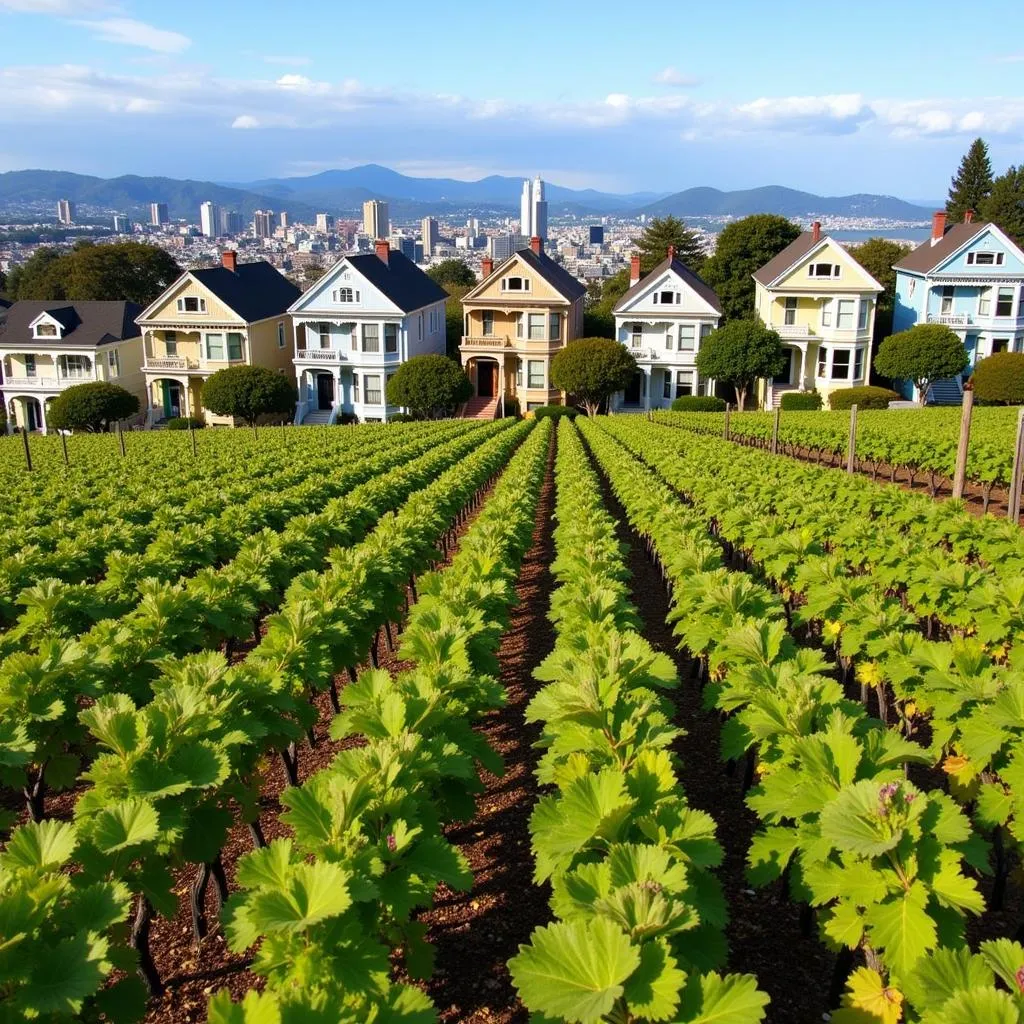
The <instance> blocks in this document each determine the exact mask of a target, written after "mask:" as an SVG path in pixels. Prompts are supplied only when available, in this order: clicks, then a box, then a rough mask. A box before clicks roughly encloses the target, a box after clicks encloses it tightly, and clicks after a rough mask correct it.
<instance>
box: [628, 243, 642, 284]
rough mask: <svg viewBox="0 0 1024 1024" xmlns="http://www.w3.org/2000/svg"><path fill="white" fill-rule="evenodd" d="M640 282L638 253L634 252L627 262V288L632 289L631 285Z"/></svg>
mask: <svg viewBox="0 0 1024 1024" xmlns="http://www.w3.org/2000/svg"><path fill="white" fill-rule="evenodd" d="M639 280H640V253H638V252H635V253H633V255H632V256H631V257H630V260H629V286H630V287H631V288H632V287H633V285H635V284H636V283H637V281H639Z"/></svg>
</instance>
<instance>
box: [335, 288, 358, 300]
mask: <svg viewBox="0 0 1024 1024" xmlns="http://www.w3.org/2000/svg"><path fill="white" fill-rule="evenodd" d="M335 295H336V296H337V300H336V301H338V302H352V301H353V298H354V295H355V293H354V292H353V291H352V289H351V288H339V289H338V290H337V292H335Z"/></svg>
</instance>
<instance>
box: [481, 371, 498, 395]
mask: <svg viewBox="0 0 1024 1024" xmlns="http://www.w3.org/2000/svg"><path fill="white" fill-rule="evenodd" d="M476 379H477V394H478V395H479V396H480V397H481V398H493V397H494V396H495V395H496V394H497V392H498V364H497V363H478V364H477V369H476Z"/></svg>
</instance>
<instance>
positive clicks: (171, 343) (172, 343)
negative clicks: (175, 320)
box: [164, 331, 178, 357]
mask: <svg viewBox="0 0 1024 1024" xmlns="http://www.w3.org/2000/svg"><path fill="white" fill-rule="evenodd" d="M164 348H166V350H167V354H168V355H169V356H172V357H173V356H176V355H177V354H178V332H177V331H164Z"/></svg>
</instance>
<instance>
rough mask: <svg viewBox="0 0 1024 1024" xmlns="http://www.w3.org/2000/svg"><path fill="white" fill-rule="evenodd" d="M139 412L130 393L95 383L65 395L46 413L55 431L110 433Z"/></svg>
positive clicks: (68, 391)
mask: <svg viewBox="0 0 1024 1024" xmlns="http://www.w3.org/2000/svg"><path fill="white" fill-rule="evenodd" d="M138 411H139V399H138V397H137V396H136V395H133V394H132V393H131V392H130V391H126V390H125V389H124V388H122V387H119V386H118V385H117V384H110V383H109V382H107V381H102V380H94V381H89V383H87V384H75V385H74V386H73V387H70V388H67V390H65V391H62V392H61V393H60V394H59V395H58V396H57V397H56V398H55V399H54V400H53V401H52V402H51V403H50V404H49V405H48V406H47V409H46V421H47V423H49V425H50V426H51V427H53V429H54V430H89V431H92V432H94V433H98V432H101V431H105V430H109V429H110V427H111V426H112V425H113V424H114V423H115V422H116V421H117V420H126V419H128V417H129V416H134V415H135V414H136V413H137V412H138Z"/></svg>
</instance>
